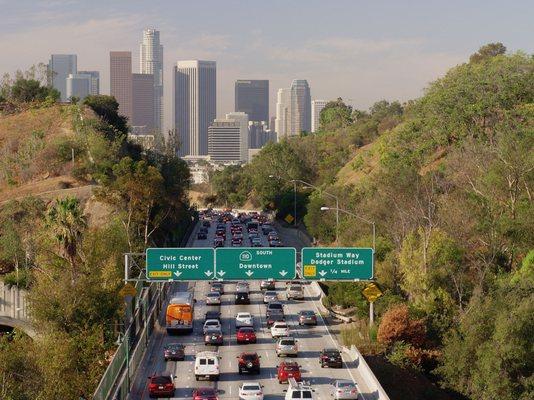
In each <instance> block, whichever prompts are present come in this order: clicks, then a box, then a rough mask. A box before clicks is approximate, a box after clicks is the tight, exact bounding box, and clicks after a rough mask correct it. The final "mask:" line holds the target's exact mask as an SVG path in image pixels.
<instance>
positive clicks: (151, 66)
mask: <svg viewBox="0 0 534 400" xmlns="http://www.w3.org/2000/svg"><path fill="white" fill-rule="evenodd" d="M139 55H140V57H139V71H140V72H141V73H142V74H152V75H154V128H155V129H156V130H158V131H159V132H162V130H163V46H162V45H161V43H160V41H159V31H157V30H155V29H145V30H144V31H143V41H142V42H141V45H140V52H139Z"/></svg>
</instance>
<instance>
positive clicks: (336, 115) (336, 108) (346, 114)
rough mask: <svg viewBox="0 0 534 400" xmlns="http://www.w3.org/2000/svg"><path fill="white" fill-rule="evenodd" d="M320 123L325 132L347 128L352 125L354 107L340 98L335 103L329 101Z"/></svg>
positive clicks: (323, 110)
mask: <svg viewBox="0 0 534 400" xmlns="http://www.w3.org/2000/svg"><path fill="white" fill-rule="evenodd" d="M319 121H320V127H321V128H320V129H321V130H323V131H329V130H334V129H339V128H342V127H346V126H348V125H350V124H351V123H352V107H351V106H348V105H346V104H345V103H344V102H343V99H342V98H341V97H338V99H337V100H335V101H329V102H328V103H327V104H326V106H325V107H324V108H323V109H322V110H321V114H320V116H319Z"/></svg>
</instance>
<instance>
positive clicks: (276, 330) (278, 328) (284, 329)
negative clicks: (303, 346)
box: [271, 321, 289, 338]
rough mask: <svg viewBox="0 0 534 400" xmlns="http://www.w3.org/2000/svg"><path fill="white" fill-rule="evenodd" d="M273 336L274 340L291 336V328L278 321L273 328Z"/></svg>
mask: <svg viewBox="0 0 534 400" xmlns="http://www.w3.org/2000/svg"><path fill="white" fill-rule="evenodd" d="M271 335H272V337H273V338H278V337H284V336H289V327H288V326H287V324H286V323H285V322H283V321H277V322H275V323H274V324H273V326H272V327H271Z"/></svg>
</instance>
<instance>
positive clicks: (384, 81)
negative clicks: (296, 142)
mask: <svg viewBox="0 0 534 400" xmlns="http://www.w3.org/2000/svg"><path fill="white" fill-rule="evenodd" d="M0 1H1V0H0ZM75 3H76V7H66V5H67V4H69V3H68V2H66V1H54V2H42V3H35V2H25V1H20V2H16V3H15V2H8V1H1V4H2V6H3V16H2V22H3V23H2V26H0V51H1V53H2V55H3V57H2V63H1V65H0V72H1V73H13V72H14V71H16V70H17V69H27V68H28V67H30V66H31V65H33V64H37V63H39V62H45V63H46V62H47V60H48V57H49V55H50V54H77V55H78V63H79V64H80V65H83V66H84V69H86V70H96V71H100V72H101V77H100V78H101V79H100V82H101V88H100V92H101V93H103V94H109V90H110V88H109V68H108V67H107V64H108V62H109V61H108V57H109V51H111V50H114V49H128V50H130V51H132V57H133V60H132V61H133V63H134V64H136V65H139V54H138V51H139V50H138V49H139V41H140V36H141V32H142V30H143V29H144V28H146V27H153V28H155V29H157V30H159V31H160V32H161V43H164V44H165V60H166V62H165V67H164V71H163V76H164V86H165V87H164V98H165V104H164V115H165V126H166V128H169V127H171V126H172V105H171V100H170V99H171V98H172V84H171V82H172V65H174V64H175V62H176V61H177V60H182V59H209V60H215V61H217V63H218V78H219V79H218V82H217V85H218V87H217V92H218V95H217V96H218V99H217V100H218V105H219V107H218V109H217V116H218V117H220V116H223V115H224V114H225V113H227V112H230V111H233V110H234V95H233V90H232V89H233V85H234V82H235V81H236V80H238V79H247V78H251V79H268V80H269V81H270V93H269V95H270V110H271V116H272V115H273V114H274V110H275V102H276V93H277V90H278V89H279V88H282V87H286V85H287V82H291V80H292V79H295V78H301V79H307V80H308V82H309V83H310V85H311V86H313V96H314V97H316V98H322V99H325V100H331V99H335V98H337V97H342V98H344V99H346V100H347V101H348V102H349V103H350V104H351V105H353V106H355V107H357V108H360V109H364V108H367V107H369V106H370V105H372V104H373V103H374V102H376V101H378V100H381V99H387V100H400V101H405V100H408V99H412V98H415V97H418V96H420V95H421V94H422V92H423V90H424V88H425V87H426V86H427V85H428V83H429V82H430V81H433V80H435V79H437V78H438V77H439V76H441V75H442V74H443V73H444V72H445V71H446V70H447V69H449V68H450V67H452V66H454V65H457V64H459V63H462V62H465V61H466V60H467V59H468V57H469V55H470V54H472V53H473V52H475V51H476V50H477V49H478V48H479V47H480V46H481V45H483V44H485V43H488V42H494V41H501V42H503V43H504V44H505V45H506V46H507V47H508V49H509V51H510V52H514V51H517V50H518V49H523V50H524V51H527V52H531V51H532V50H533V46H534V44H533V43H532V41H531V40H530V38H531V37H532V34H534V28H533V27H532V24H531V23H530V18H529V16H530V15H532V14H533V13H534V5H533V4H532V3H529V2H523V3H521V2H514V4H513V5H510V4H509V5H508V6H507V8H505V7H504V5H502V4H500V5H499V4H498V3H495V2H489V3H490V6H488V2H484V3H482V2H481V1H473V2H470V3H469V4H463V3H462V13H461V15H459V14H458V13H457V9H458V2H454V1H452V2H447V3H446V4H441V5H438V4H432V5H430V4H428V3H426V2H422V1H421V2H413V4H412V3H410V5H406V4H403V5H401V4H398V3H394V2H376V3H373V4H365V5H362V4H358V3H356V2H348V1H339V2H336V3H334V4H329V5H328V7H329V8H328V10H329V12H328V13H326V12H325V11H326V10H327V8H326V6H325V5H324V4H323V3H321V2H315V1H310V2H308V3H307V5H308V6H307V7H301V6H300V5H298V4H287V3H286V2H281V1H273V2H269V4H261V3H256V4H254V5H253V8H254V10H255V13H256V15H258V16H259V18H260V20H259V21H253V20H251V19H247V18H246V17H245V11H246V10H245V9H244V8H243V7H240V5H239V3H238V2H229V3H225V4H224V5H223V4H219V3H218V2H206V3H203V4H202V5H194V4H169V3H164V2H160V1H155V2H153V3H151V4H150V5H148V4H145V3H143V4H131V3H126V2H124V1H117V2H113V3H111V4H110V3H109V2H106V3H104V2H101V1H99V0H97V1H96V2H94V3H91V4H85V3H83V2H76V1H75ZM125 5H128V7H125ZM207 7H209V8H210V9H211V10H212V12H210V13H208V14H206V13H204V12H203V10H205V9H206V8H207ZM481 9H483V10H484V12H480V10H481ZM161 10H165V12H161ZM386 11H387V12H386ZM294 15H300V16H301V17H302V18H299V20H295V19H294V18H293V16H294ZM334 15H335V17H334ZM202 19H205V23H202V24H200V21H202ZM21 21H25V22H26V23H24V24H23V23H21ZM28 21H29V22H30V24H28V23H27V22H28ZM177 21H178V22H179V23H177ZM258 22H260V23H259V24H258ZM273 22H274V24H273ZM415 22H417V23H415ZM451 27H454V29H451ZM65 32H70V34H69V35H65ZM325 32H330V33H325ZM332 32H334V33H332ZM528 32H530V33H531V34H527V33H528ZM459 37H462V40H461V41H460V40H458V38H459ZM30 49H31V50H32V51H29V50H30ZM136 72H137V71H136ZM349 99H350V100H349Z"/></svg>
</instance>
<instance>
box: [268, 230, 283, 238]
mask: <svg viewBox="0 0 534 400" xmlns="http://www.w3.org/2000/svg"><path fill="white" fill-rule="evenodd" d="M275 239H276V240H280V238H279V237H278V233H277V232H276V231H275V230H272V231H270V232H269V233H268V234H267V240H275Z"/></svg>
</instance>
